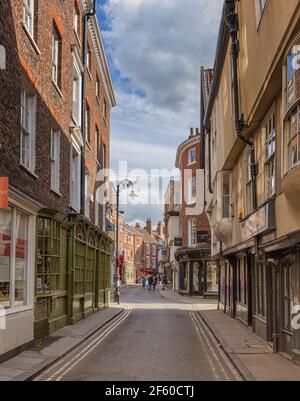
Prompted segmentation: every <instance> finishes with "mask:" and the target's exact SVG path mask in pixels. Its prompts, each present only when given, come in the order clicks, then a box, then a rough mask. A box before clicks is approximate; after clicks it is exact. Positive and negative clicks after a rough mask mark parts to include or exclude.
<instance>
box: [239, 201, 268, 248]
mask: <svg viewBox="0 0 300 401" xmlns="http://www.w3.org/2000/svg"><path fill="white" fill-rule="evenodd" d="M275 228H276V223H275V204H274V201H271V202H269V203H267V204H266V205H265V206H263V207H262V208H260V209H259V210H258V211H257V212H255V213H253V214H252V215H251V216H250V217H248V218H247V219H246V220H244V221H242V222H241V234H242V240H243V241H247V240H249V239H251V238H253V237H256V236H257V235H259V234H263V233H265V232H268V231H271V230H274V229H275Z"/></svg>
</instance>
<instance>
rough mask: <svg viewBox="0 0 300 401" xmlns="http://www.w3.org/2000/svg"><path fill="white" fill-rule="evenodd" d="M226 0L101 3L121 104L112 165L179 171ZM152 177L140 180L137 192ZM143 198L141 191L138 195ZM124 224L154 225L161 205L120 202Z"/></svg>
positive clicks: (115, 117) (108, 0) (114, 129)
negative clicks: (176, 166) (179, 154)
mask: <svg viewBox="0 0 300 401" xmlns="http://www.w3.org/2000/svg"><path fill="white" fill-rule="evenodd" d="M222 4H223V0H209V1H207V0H98V18H99V21H100V27H101V31H102V36H103V39H104V43H105V47H106V51H107V56H108V60H109V64H110V69H111V74H112V78H113V83H114V88H115V92H116V96H117V102H118V106H117V108H116V109H114V110H113V111H112V121H111V165H112V168H113V169H117V166H118V162H119V161H120V160H125V161H128V168H129V171H130V170H131V169H144V170H146V171H150V170H151V169H163V168H165V169H169V170H172V169H174V163H175V156H176V149H177V147H178V145H179V144H180V143H181V142H182V141H184V140H185V139H186V138H187V136H188V133H189V128H190V127H199V124H200V122H199V120H200V116H199V107H200V105H199V91H200V88H199V75H200V66H201V65H204V66H205V67H211V66H212V65H213V60H214V53H215V47H216V39H217V34H218V27H219V21H220V16H221V8H222ZM147 187H148V183H147V182H143V181H142V182H140V183H138V184H137V192H139V194H140V195H143V193H144V192H145V191H146V189H147ZM141 198H143V196H141ZM122 208H124V210H125V212H126V217H127V221H128V222H130V223H132V222H134V221H136V220H139V221H142V222H145V220H146V219H147V217H152V219H153V220H154V223H156V222H157V221H158V220H159V219H160V218H161V217H162V213H163V205H162V204H160V205H159V204H157V205H150V204H148V205H140V206H139V205H134V206H122Z"/></svg>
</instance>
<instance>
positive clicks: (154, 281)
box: [152, 276, 158, 291]
mask: <svg viewBox="0 0 300 401" xmlns="http://www.w3.org/2000/svg"><path fill="white" fill-rule="evenodd" d="M157 281H158V280H157V276H154V278H153V284H152V287H153V291H155V288H156V285H157Z"/></svg>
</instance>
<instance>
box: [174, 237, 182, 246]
mask: <svg viewBox="0 0 300 401" xmlns="http://www.w3.org/2000/svg"><path fill="white" fill-rule="evenodd" d="M174 246H178V247H182V246H183V241H182V238H174Z"/></svg>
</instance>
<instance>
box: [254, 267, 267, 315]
mask: <svg viewBox="0 0 300 401" xmlns="http://www.w3.org/2000/svg"><path fill="white" fill-rule="evenodd" d="M266 297H267V294H266V266H265V265H262V264H259V263H257V264H256V266H255V300H256V302H255V306H256V309H255V312H256V314H257V316H259V317H262V318H266V315H267V305H266V303H267V302H266Z"/></svg>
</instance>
